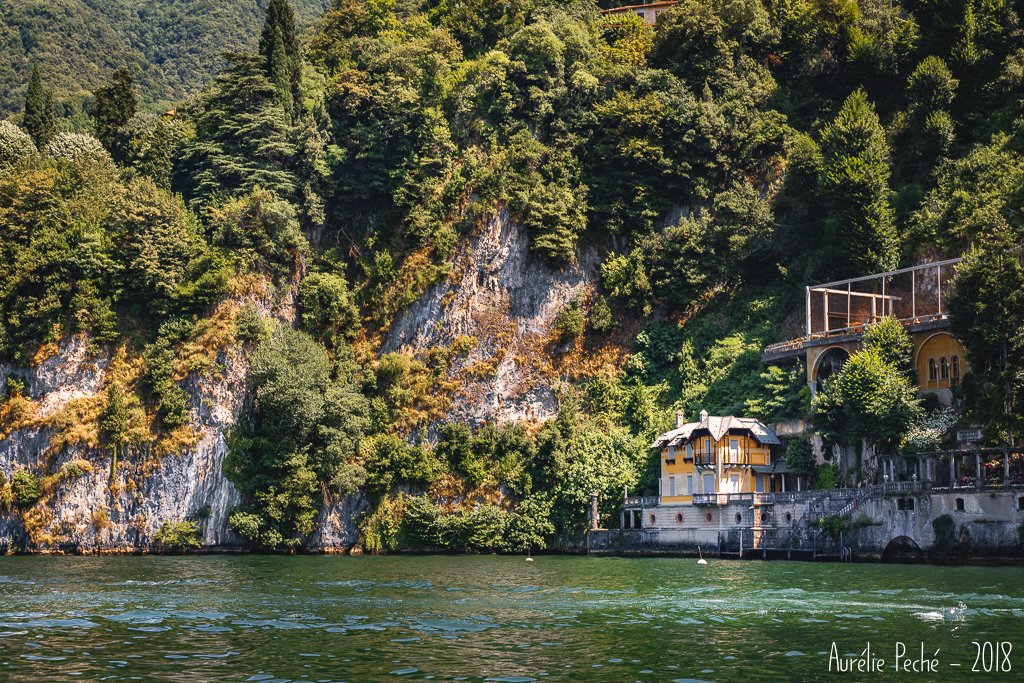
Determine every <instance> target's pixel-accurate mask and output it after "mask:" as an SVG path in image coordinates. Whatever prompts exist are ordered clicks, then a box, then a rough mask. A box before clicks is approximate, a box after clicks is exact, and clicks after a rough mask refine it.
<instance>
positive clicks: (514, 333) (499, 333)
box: [382, 211, 600, 423]
mask: <svg viewBox="0 0 1024 683" xmlns="http://www.w3.org/2000/svg"><path fill="white" fill-rule="evenodd" d="M599 263H600V260H599V258H598V255H597V253H596V252H594V251H593V250H583V253H581V254H580V256H579V259H578V262H577V263H576V264H575V265H571V266H567V267H566V268H565V269H564V270H553V269H551V268H550V267H548V266H547V265H545V264H544V263H542V262H541V261H540V260H538V259H536V258H534V257H533V256H531V254H530V251H529V237H528V235H527V234H526V230H525V229H523V228H522V227H521V226H520V225H518V224H517V223H516V222H515V221H513V220H511V219H510V218H509V215H508V213H507V212H505V211H502V212H500V213H499V214H498V215H497V216H496V217H495V218H493V219H492V220H491V221H489V222H488V223H487V224H486V225H485V226H484V227H483V228H482V230H481V231H480V234H479V235H477V236H476V237H474V238H472V239H471V240H469V241H468V242H467V243H466V244H465V245H463V248H462V250H461V251H460V252H459V254H458V255H457V256H456V258H455V262H454V267H453V270H452V275H451V276H450V277H449V278H448V279H447V280H445V281H443V282H441V283H439V284H437V285H435V286H434V287H433V288H431V289H430V290H429V291H428V292H427V293H426V294H425V295H424V296H423V297H421V298H420V300H419V301H417V302H416V303H415V304H413V305H412V306H410V307H409V308H408V309H407V310H406V311H405V312H404V314H403V315H402V316H401V317H400V318H399V319H398V320H397V321H396V322H395V324H394V325H393V326H392V328H391V330H390V332H389V334H388V335H387V338H386V339H385V341H384V344H383V347H382V351H383V352H385V353H387V352H395V351H398V352H403V353H408V354H416V353H420V352H423V351H425V350H426V349H429V348H433V347H438V346H448V345H451V344H452V343H453V342H455V340H457V339H459V338H460V337H461V338H471V339H472V340H473V343H472V346H471V349H470V351H469V352H468V354H467V355H466V356H465V357H463V358H461V359H460V360H459V361H458V362H457V363H455V364H454V365H453V366H452V367H451V368H450V370H449V376H450V377H451V378H452V379H454V380H456V381H457V383H458V385H459V386H458V389H457V394H458V400H456V401H454V402H453V404H452V410H451V412H450V413H449V414H448V415H447V416H446V417H447V418H448V419H457V420H466V421H469V422H471V423H480V422H485V421H488V422H490V421H495V422H499V423H504V422H518V421H531V420H545V419H547V418H549V417H551V416H553V414H554V412H555V409H556V406H555V397H554V393H553V391H552V387H553V385H554V384H555V383H556V382H557V380H558V370H557V368H555V367H554V366H553V365H552V364H551V362H550V353H549V351H550V347H551V346H553V345H555V342H554V341H553V328H554V324H555V319H556V317H557V316H558V313H559V312H560V311H561V310H562V309H563V308H565V306H566V305H567V304H568V303H569V302H570V301H572V300H573V299H574V298H575V297H577V296H580V295H581V294H585V293H587V292H589V291H590V290H592V289H593V287H594V283H595V282H596V279H597V272H598V267H599Z"/></svg>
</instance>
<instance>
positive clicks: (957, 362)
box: [953, 356, 960, 379]
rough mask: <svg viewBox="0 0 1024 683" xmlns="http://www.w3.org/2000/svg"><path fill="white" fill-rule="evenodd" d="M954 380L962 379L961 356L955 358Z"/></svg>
mask: <svg viewBox="0 0 1024 683" xmlns="http://www.w3.org/2000/svg"><path fill="white" fill-rule="evenodd" d="M953 379H960V356H953Z"/></svg>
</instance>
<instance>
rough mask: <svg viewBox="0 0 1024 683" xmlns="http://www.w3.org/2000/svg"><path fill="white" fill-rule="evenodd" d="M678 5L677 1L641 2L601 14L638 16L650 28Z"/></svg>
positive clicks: (614, 8) (607, 10)
mask: <svg viewBox="0 0 1024 683" xmlns="http://www.w3.org/2000/svg"><path fill="white" fill-rule="evenodd" d="M675 4H676V0H663V1H660V2H641V3H634V4H631V5H623V6H621V7H613V8H611V9H606V10H601V13H602V14H604V15H605V16H612V17H614V16H621V15H623V14H636V15H637V16H639V17H640V18H641V19H643V20H644V21H645V22H646V23H647V25H648V26H654V25H655V24H657V23H658V16H659V15H660V14H662V13H663V12H665V11H667V10H669V9H672V7H674V6H675Z"/></svg>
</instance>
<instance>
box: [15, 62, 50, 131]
mask: <svg viewBox="0 0 1024 683" xmlns="http://www.w3.org/2000/svg"><path fill="white" fill-rule="evenodd" d="M23 124H24V126H25V130H27V131H28V134H29V135H31V136H32V139H33V140H34V141H35V143H36V147H38V148H39V149H42V148H43V147H45V146H46V143H48V142H49V141H50V139H51V138H52V137H53V134H54V132H55V129H56V126H57V117H56V114H55V113H54V109H53V93H51V92H50V91H49V90H48V89H47V88H46V86H45V85H43V77H42V75H41V74H40V73H39V65H38V64H36V65H35V66H33V67H32V76H31V77H29V80H28V90H27V91H26V92H25V114H24V119H23Z"/></svg>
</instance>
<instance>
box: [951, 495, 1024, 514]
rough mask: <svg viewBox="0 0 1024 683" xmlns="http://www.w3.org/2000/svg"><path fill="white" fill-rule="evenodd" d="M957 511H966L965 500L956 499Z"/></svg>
mask: <svg viewBox="0 0 1024 683" xmlns="http://www.w3.org/2000/svg"><path fill="white" fill-rule="evenodd" d="M1021 500H1024V498H1022V499H1021ZM956 511H957V512H963V511H964V499H963V498H957V499H956Z"/></svg>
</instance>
